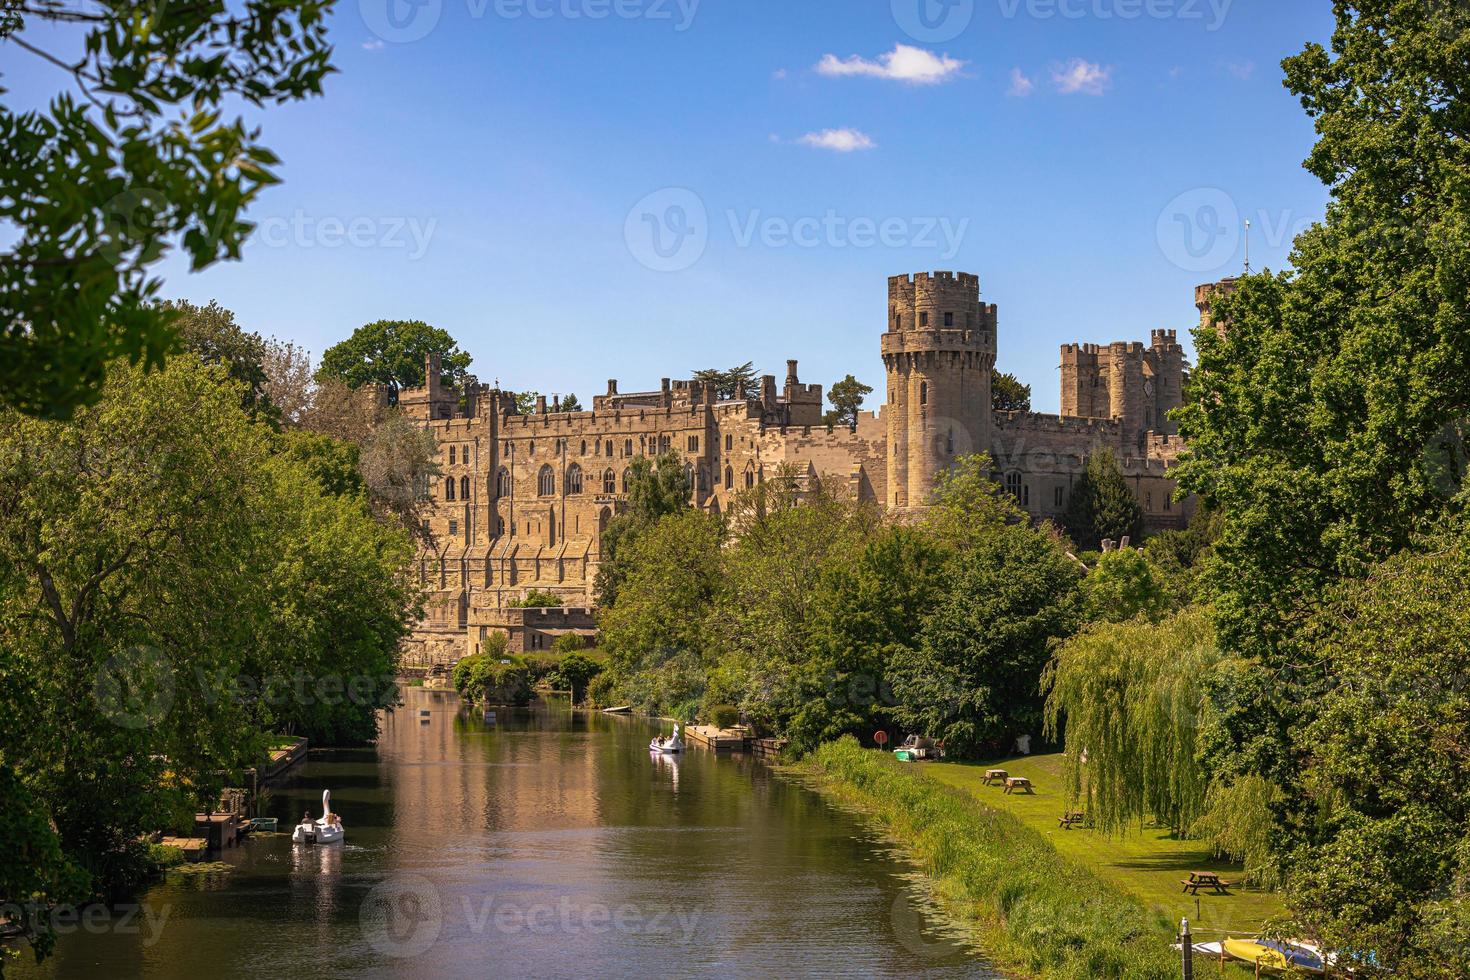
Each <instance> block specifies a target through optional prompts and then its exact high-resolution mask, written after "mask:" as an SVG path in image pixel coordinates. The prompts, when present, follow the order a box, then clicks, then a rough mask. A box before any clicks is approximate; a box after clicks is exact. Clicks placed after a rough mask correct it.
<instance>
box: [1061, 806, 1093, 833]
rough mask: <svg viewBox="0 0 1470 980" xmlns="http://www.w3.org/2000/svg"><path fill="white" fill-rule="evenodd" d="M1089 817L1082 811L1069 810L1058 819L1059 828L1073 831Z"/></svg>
mask: <svg viewBox="0 0 1470 980" xmlns="http://www.w3.org/2000/svg"><path fill="white" fill-rule="evenodd" d="M1086 820H1087V817H1086V815H1085V814H1083V812H1082V811H1081V810H1068V811H1067V812H1066V813H1064V814H1062V815H1061V816H1060V817H1058V818H1057V826H1059V827H1061V828H1062V829H1063V830H1071V829H1072V828H1073V827H1075V826H1076V825H1077V824H1079V823H1083V822H1084V821H1086Z"/></svg>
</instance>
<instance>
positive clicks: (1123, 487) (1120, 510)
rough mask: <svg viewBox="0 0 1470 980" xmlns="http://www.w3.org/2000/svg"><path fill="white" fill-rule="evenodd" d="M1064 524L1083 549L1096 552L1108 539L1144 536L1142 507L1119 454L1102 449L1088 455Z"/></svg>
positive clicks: (1073, 491) (1137, 538)
mask: <svg viewBox="0 0 1470 980" xmlns="http://www.w3.org/2000/svg"><path fill="white" fill-rule="evenodd" d="M1062 523H1063V524H1064V525H1065V526H1066V529H1067V533H1068V534H1070V535H1071V536H1072V540H1073V541H1074V542H1076V544H1077V546H1078V547H1079V548H1081V549H1082V550H1084V551H1097V550H1098V549H1099V548H1101V547H1102V542H1103V541H1106V540H1113V541H1120V540H1121V539H1123V538H1125V537H1126V538H1132V539H1133V540H1134V541H1138V540H1139V539H1141V538H1142V537H1143V507H1142V506H1141V505H1140V504H1139V503H1138V498H1137V497H1135V496H1134V495H1133V491H1132V490H1131V489H1130V488H1129V486H1128V481H1127V480H1126V479H1124V478H1123V470H1122V469H1121V468H1120V467H1119V466H1118V458H1117V457H1116V456H1114V455H1113V454H1112V453H1110V452H1107V451H1103V452H1097V453H1093V454H1092V455H1091V456H1089V457H1087V467H1086V469H1084V470H1083V472H1082V475H1081V476H1079V477H1078V478H1077V482H1076V484H1074V485H1073V487H1072V499H1071V500H1070V501H1068V502H1067V511H1066V514H1065V515H1063V517H1062Z"/></svg>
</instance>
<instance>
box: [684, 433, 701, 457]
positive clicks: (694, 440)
mask: <svg viewBox="0 0 1470 980" xmlns="http://www.w3.org/2000/svg"><path fill="white" fill-rule="evenodd" d="M685 445H686V446H687V447H688V450H689V452H691V453H697V452H699V436H690V437H689V440H688V442H687V443H685Z"/></svg>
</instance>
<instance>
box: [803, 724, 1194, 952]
mask: <svg viewBox="0 0 1470 980" xmlns="http://www.w3.org/2000/svg"><path fill="white" fill-rule="evenodd" d="M801 768H802V769H803V770H804V771H805V772H806V773H807V774H808V775H810V776H813V777H815V779H816V782H817V784H818V786H819V788H820V789H821V790H822V791H823V792H824V793H826V794H828V795H829V796H832V797H834V798H836V799H838V800H840V801H842V802H845V803H847V804H849V805H851V806H855V807H857V808H860V809H862V810H863V811H865V812H867V813H869V814H871V815H872V816H873V817H874V818H876V819H877V820H878V821H879V822H880V823H881V824H882V826H883V827H884V828H885V829H886V830H887V831H888V832H889V833H891V834H892V835H893V836H894V837H895V838H897V839H898V840H899V841H901V842H902V843H903V844H904V845H905V846H906V847H907V848H908V850H909V851H910V852H912V854H913V855H914V857H915V858H916V859H917V860H918V861H919V863H920V865H921V866H922V867H923V868H924V870H925V872H926V873H927V874H928V875H929V876H930V877H931V878H932V879H933V880H934V883H935V890H936V892H937V894H938V895H939V897H940V898H941V899H942V900H943V901H944V902H946V904H947V905H949V907H950V908H951V909H952V910H954V911H955V912H957V913H958V914H959V915H960V916H961V917H963V918H965V919H968V920H969V921H970V922H971V923H972V924H973V925H974V927H975V928H976V929H977V930H978V931H979V933H980V934H981V939H982V941H983V943H984V946H985V948H986V951H987V952H988V953H989V954H990V955H991V956H992V957H994V958H995V959H996V961H997V962H998V964H999V965H1001V966H1003V967H1006V966H1009V967H1012V968H1015V969H1019V970H1022V971H1024V972H1026V973H1028V974H1032V975H1036V976H1043V977H1053V978H1076V980H1084V978H1087V980H1091V978H1097V977H1118V978H1123V977H1127V978H1130V980H1133V978H1158V980H1167V978H1171V977H1174V976H1177V975H1178V969H1179V967H1178V963H1177V959H1176V957H1177V956H1178V954H1177V953H1175V952H1174V951H1173V950H1171V949H1170V948H1169V944H1170V942H1171V941H1172V936H1173V932H1174V928H1173V925H1172V924H1171V923H1170V922H1169V921H1168V920H1167V919H1166V918H1165V916H1164V915H1163V913H1161V912H1159V911H1157V910H1154V909H1150V908H1149V907H1148V906H1147V905H1145V903H1144V902H1142V901H1140V900H1139V899H1137V898H1135V897H1133V896H1132V895H1129V894H1127V893H1125V892H1124V891H1123V890H1121V889H1119V888H1118V887H1116V886H1115V885H1113V884H1110V883H1108V882H1107V881H1105V880H1103V879H1102V878H1100V877H1099V876H1098V875H1096V874H1094V873H1093V872H1092V871H1090V870H1088V869H1087V868H1085V867H1084V866H1082V865H1081V864H1079V863H1077V862H1075V861H1072V860H1069V859H1067V858H1065V857H1063V856H1062V855H1061V854H1059V853H1058V852H1057V850H1056V848H1054V847H1053V846H1052V845H1051V843H1050V842H1048V841H1047V840H1046V838H1045V837H1043V836H1042V835H1041V834H1039V833H1038V832H1037V831H1036V830H1035V829H1033V828H1031V827H1028V826H1026V825H1025V824H1024V823H1023V822H1022V821H1021V820H1020V819H1018V818H1017V817H1016V816H1015V815H1013V814H1010V813H1005V812H1003V811H1000V810H996V809H994V808H991V807H988V806H984V805H982V804H980V803H979V802H978V801H976V800H975V798H974V797H973V796H971V795H970V794H968V793H966V792H964V791H963V790H959V789H956V788H953V787H950V786H946V785H944V784H943V783H941V782H939V781H938V780H936V779H933V778H931V777H930V776H929V775H927V774H926V772H925V770H924V768H922V767H910V766H905V765H903V764H902V763H899V762H897V761H895V760H894V759H893V757H892V756H891V755H889V754H887V753H881V752H874V751H868V750H865V749H862V748H860V747H859V746H858V744H857V742H856V741H854V740H852V739H850V738H849V739H843V740H841V741H838V742H834V743H831V744H828V745H824V746H823V747H822V748H820V749H818V750H817V751H816V752H815V753H813V754H812V755H811V756H809V757H808V758H807V760H806V761H805V762H803V763H801Z"/></svg>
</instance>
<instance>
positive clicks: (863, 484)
mask: <svg viewBox="0 0 1470 980" xmlns="http://www.w3.org/2000/svg"><path fill="white" fill-rule="evenodd" d="M1218 288H1228V287H1227V284H1219V285H1207V286H1201V287H1200V288H1199V289H1198V290H1197V291H1196V306H1197V307H1198V308H1199V311H1200V315H1201V318H1202V322H1205V323H1208V322H1209V304H1210V300H1211V297H1212V295H1213V292H1214V290H1216V289H1218ZM998 326H999V325H998V316H997V309H996V307H995V305H994V304H989V305H987V304H986V303H984V302H982V301H981V298H980V282H979V279H978V278H977V277H976V276H974V275H971V274H968V273H957V274H956V273H950V272H934V273H920V274H917V275H913V276H894V277H892V278H890V279H889V280H888V311H887V329H886V331H885V332H884V333H883V335H882V338H881V350H882V356H883V365H884V368H885V372H886V377H887V397H886V401H885V403H884V404H883V406H882V408H881V410H880V411H879V412H876V413H874V412H860V413H859V414H858V418H857V422H856V424H854V425H852V426H845V425H844V426H835V427H834V426H829V425H825V424H823V423H822V414H823V409H822V386H821V385H814V384H804V383H802V381H801V379H800V377H799V376H798V373H797V362H796V361H794V360H792V361H787V362H786V377H785V379H784V381H783V382H782V384H781V385H779V386H778V385H777V379H776V377H775V376H773V375H766V376H765V377H763V378H762V379H761V382H760V387H759V388H758V389H757V390H754V391H750V390H746V389H745V388H743V387H742V388H741V390H739V391H737V392H736V393H735V396H734V397H733V398H729V399H723V400H722V399H720V398H718V397H717V393H716V391H715V388H714V386H713V385H712V384H708V383H700V382H692V381H671V380H670V379H668V378H665V379H663V381H662V383H661V384H660V386H659V388H658V389H657V390H653V391H637V392H620V391H619V390H618V383H617V381H609V382H608V384H607V392H606V393H605V394H602V395H598V396H596V397H595V398H594V399H593V403H592V410H591V411H579V412H563V411H560V410H559V409H560V406H559V405H556V404H554V405H552V406H550V407H548V405H547V403H546V399H545V397H538V398H537V400H536V406H535V410H534V411H533V412H531V413H530V414H523V413H521V412H520V411H519V410H518V408H517V405H516V399H515V396H514V394H513V393H511V392H506V391H501V390H498V389H493V388H483V387H478V388H476V389H475V390H472V391H468V392H463V393H461V392H460V391H458V390H457V389H454V388H450V387H446V386H444V385H443V384H442V383H441V371H440V365H439V363H438V361H437V359H436V358H430V359H429V363H428V364H427V382H426V386H425V387H423V388H416V389H408V390H405V391H403V392H401V393H400V396H399V400H398V406H399V408H400V410H402V411H403V412H404V413H406V414H407V415H408V416H409V417H411V418H413V419H415V420H417V421H419V422H420V423H421V424H423V425H425V426H427V427H428V428H430V429H431V430H432V431H433V432H434V435H435V436H436V438H437V439H438V443H439V453H440V459H439V464H440V469H441V473H440V475H439V477H437V478H436V481H435V483H434V485H433V486H432V487H431V488H430V497H431V501H430V511H429V513H430V516H429V518H428V519H427V522H426V530H427V531H428V532H429V538H430V540H431V541H432V542H433V544H432V545H431V546H428V547H425V548H423V549H422V550H421V552H420V554H419V558H418V563H419V564H418V574H419V576H420V579H421V581H422V583H423V584H424V586H425V588H426V589H427V591H428V592H429V595H430V601H429V604H428V606H427V614H426V617H425V619H424V621H423V622H421V623H420V624H419V625H418V628H417V629H416V631H415V633H414V635H413V637H412V638H411V639H410V641H409V643H408V645H407V648H406V650H405V657H404V659H405V662H406V663H409V664H421V665H422V664H432V663H443V662H452V661H454V660H457V659H458V658H459V657H460V656H463V655H465V654H467V653H474V652H476V651H477V650H478V649H479V644H480V643H481V642H483V640H484V639H485V637H486V636H488V635H489V633H490V631H492V630H496V631H501V632H505V633H507V634H508V636H509V637H510V640H511V649H512V650H515V651H523V650H532V649H538V648H541V647H544V646H550V643H551V641H552V640H554V638H555V637H556V636H558V635H560V634H562V633H566V632H573V633H578V634H581V635H588V634H590V633H591V632H592V631H593V629H594V624H593V619H592V613H591V605H592V586H593V579H594V577H595V575H596V571H597V563H598V557H599V550H600V540H601V531H602V530H603V528H605V527H606V526H607V523H608V521H609V520H611V519H612V517H613V515H614V514H615V513H617V511H618V509H619V507H621V506H623V505H624V501H625V500H626V494H627V491H628V470H629V466H630V464H631V463H632V461H633V460H634V459H635V458H637V457H640V456H656V455H658V454H660V453H663V452H668V451H670V450H673V451H675V452H677V453H678V454H679V455H680V457H681V458H682V459H683V460H684V465H685V470H686V473H687V475H688V477H689V484H690V486H691V487H692V491H691V495H692V500H691V502H692V503H693V505H694V506H696V507H699V508H702V509H704V510H708V511H710V512H712V513H720V512H722V511H725V510H727V509H728V508H729V506H730V502H731V499H732V498H733V496H734V495H736V494H738V493H740V492H741V491H742V490H744V489H746V488H748V487H752V486H755V485H756V484H757V483H759V482H761V481H763V480H764V479H765V478H766V477H767V476H768V475H771V474H772V473H773V472H774V471H775V469H776V467H778V466H780V465H781V464H789V465H790V466H794V467H795V468H796V470H797V472H798V473H799V474H800V475H802V476H805V477H808V478H821V479H823V480H833V479H836V480H838V481H842V482H844V483H845V484H846V486H847V488H848V490H849V492H851V493H852V494H853V495H854V496H855V497H857V498H859V499H862V500H869V501H873V502H876V503H879V504H881V505H882V506H883V507H884V508H885V509H888V510H890V511H896V512H909V511H912V510H914V509H916V508H919V507H922V506H923V505H924V503H925V501H926V500H927V499H928V495H929V493H930V491H931V489H932V487H933V485H934V479H935V476H936V474H938V473H939V472H941V471H942V470H944V469H945V468H947V467H949V466H950V465H952V464H953V462H954V461H955V459H956V458H957V457H959V456H963V455H966V454H970V453H975V452H978V451H982V450H983V451H987V452H989V453H990V455H991V458H992V460H993V462H994V467H995V472H996V475H997V479H998V480H999V482H1000V483H1001V485H1002V486H1003V487H1004V489H1005V490H1006V491H1007V492H1008V493H1010V494H1011V495H1013V496H1014V497H1015V499H1016V501H1017V502H1018V503H1019V504H1020V505H1021V507H1023V508H1024V509H1025V510H1026V511H1028V512H1029V513H1030V514H1032V515H1033V516H1034V517H1035V518H1037V519H1040V518H1051V519H1059V518H1060V517H1061V515H1062V513H1063V511H1064V510H1065V509H1066V506H1067V501H1068V496H1069V493H1070V491H1071V487H1072V484H1073V483H1074V481H1075V480H1076V479H1077V477H1078V475H1079V474H1080V473H1081V472H1082V469H1083V466H1084V464H1085V461H1086V458H1087V456H1088V455H1089V454H1091V453H1094V452H1096V451H1098V450H1101V449H1107V450H1111V451H1112V452H1113V453H1114V454H1115V455H1116V456H1117V457H1118V459H1119V462H1120V463H1121V465H1122V468H1123V472H1124V474H1125V475H1126V477H1127V479H1128V482H1129V484H1130V485H1131V486H1132V488H1133V491H1134V493H1135V494H1136V495H1137V497H1138V500H1139V502H1140V503H1141V504H1142V505H1143V510H1144V514H1145V523H1146V527H1147V529H1148V530H1150V531H1157V530H1162V529H1166V528H1177V527H1181V526H1183V525H1184V524H1185V523H1186V522H1187V520H1188V516H1189V510H1190V507H1191V502H1190V501H1184V502H1179V501H1175V500H1174V481H1173V479H1172V478H1171V477H1170V475H1169V469H1170V467H1171V466H1172V465H1173V462H1174V460H1175V457H1176V456H1177V454H1178V453H1179V451H1180V450H1181V449H1182V448H1183V446H1182V443H1181V442H1180V440H1179V437H1178V435H1177V430H1176V429H1175V427H1174V425H1173V423H1172V422H1171V421H1170V420H1169V417H1168V413H1169V411H1170V410H1171V409H1174V408H1177V407H1178V406H1179V405H1180V404H1182V401H1183V393H1184V385H1185V382H1186V379H1187V365H1186V362H1185V359H1184V350H1183V348H1182V347H1181V346H1180V345H1179V343H1178V339H1177V334H1176V332H1175V331H1173V330H1155V331H1153V333H1152V336H1151V338H1150V342H1149V345H1148V346H1147V347H1145V346H1144V345H1143V344H1142V343H1138V342H1122V341H1119V342H1115V343H1111V344H1108V345H1106V346H1102V345H1098V344H1067V345H1064V346H1063V347H1062V351H1061V384H1062V398H1061V414H1059V415H1043V414H1037V413H1032V412H1000V411H995V410H993V409H992V407H991V369H992V368H993V367H994V366H995V359H996V346H997V335H998ZM533 589H534V590H536V591H539V592H549V593H552V594H555V595H556V596H558V597H560V598H561V599H562V600H563V602H564V606H563V607H561V608H554V609H544V610H543V609H519V608H514V607H513V606H512V603H514V602H515V601H517V600H519V599H521V598H522V597H523V596H524V595H525V594H526V593H527V592H528V591H530V590H533Z"/></svg>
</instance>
